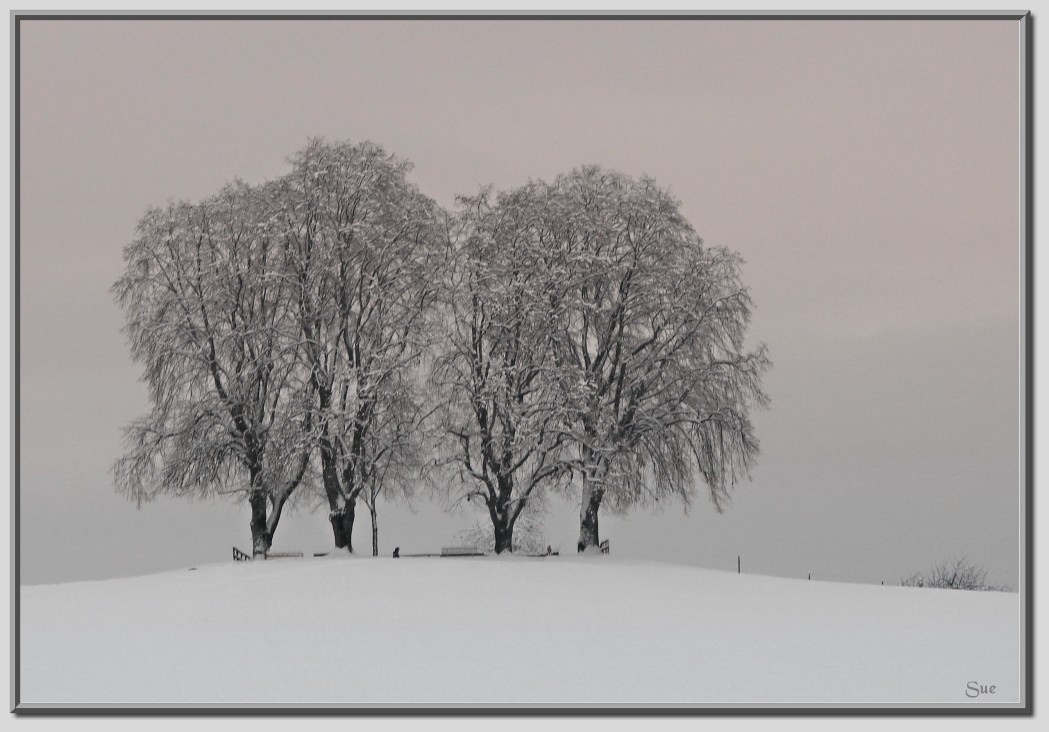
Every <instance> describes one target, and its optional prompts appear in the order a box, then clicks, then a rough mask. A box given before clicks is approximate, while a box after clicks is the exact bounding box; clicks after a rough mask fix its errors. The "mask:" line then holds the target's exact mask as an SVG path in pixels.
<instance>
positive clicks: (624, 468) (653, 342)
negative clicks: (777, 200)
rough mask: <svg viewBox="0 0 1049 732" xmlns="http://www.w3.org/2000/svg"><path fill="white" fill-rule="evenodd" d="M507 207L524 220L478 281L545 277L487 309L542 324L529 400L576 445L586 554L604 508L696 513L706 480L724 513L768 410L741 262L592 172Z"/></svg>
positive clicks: (642, 188)
mask: <svg viewBox="0 0 1049 732" xmlns="http://www.w3.org/2000/svg"><path fill="white" fill-rule="evenodd" d="M503 201H513V202H514V210H515V211H525V212H527V214H526V215H521V216H516V217H509V216H506V215H503V216H502V217H501V218H499V219H497V220H498V221H499V222H500V223H499V226H500V227H502V228H501V229H499V235H498V236H497V237H490V239H491V240H492V242H494V243H495V244H498V245H499V246H496V247H494V249H495V252H494V253H492V252H485V253H484V255H483V256H479V257H475V259H476V260H477V261H479V262H481V263H482V268H481V271H486V270H491V267H492V265H491V263H492V262H499V261H501V260H500V259H499V257H504V258H507V257H508V258H509V261H510V262H511V263H514V265H515V266H516V267H518V269H520V268H521V267H523V266H525V265H527V264H528V263H530V262H532V261H535V262H538V265H537V266H532V267H530V269H531V270H536V271H538V272H541V273H542V276H541V277H540V282H541V283H542V286H537V285H535V284H532V283H529V284H528V286H527V287H525V288H522V289H520V291H519V293H518V295H519V297H517V298H516V299H515V298H511V297H509V296H508V294H506V293H502V292H497V293H496V297H495V298H491V299H494V300H496V301H497V302H501V303H507V304H508V305H509V306H510V307H511V308H512V310H513V313H525V314H531V313H535V315H534V317H533V316H531V315H528V316H527V317H529V318H531V320H530V321H529V322H534V323H536V324H537V328H536V331H535V333H534V334H532V335H531V337H532V338H533V339H534V341H535V342H534V343H532V342H529V343H528V346H527V349H525V350H527V352H528V353H529V354H530V357H531V358H532V359H533V362H534V364H535V365H534V371H535V374H534V376H532V377H530V378H532V380H531V381H529V386H528V389H529V391H528V394H529V396H531V395H532V394H533V392H536V391H537V392H538V393H540V394H542V395H543V397H542V399H541V400H540V403H541V404H546V405H551V406H552V405H554V404H556V405H557V409H549V410H547V411H545V412H543V413H544V414H547V415H550V417H551V419H552V420H553V421H552V422H551V423H549V425H551V426H552V425H554V424H556V429H551V428H550V426H548V427H547V430H546V435H547V439H551V437H550V436H551V434H556V435H557V437H556V438H555V439H556V440H557V441H558V446H559V448H561V447H564V444H565V440H566V434H567V441H568V442H570V443H571V445H572V446H573V447H574V449H575V458H576V461H575V468H576V471H577V472H578V473H579V474H580V475H581V476H582V501H581V510H580V536H579V550H580V551H583V550H584V549H586V548H587V547H590V546H596V545H597V544H598V543H599V534H598V513H599V510H600V508H601V506H602V505H603V504H604V505H611V507H612V508H613V509H617V510H623V509H626V508H628V507H630V506H633V505H637V504H639V503H645V502H647V501H651V500H658V499H660V498H662V497H664V496H670V495H674V496H678V497H680V498H681V499H682V500H683V501H684V503H685V507H686V510H687V509H688V506H689V502H690V500H691V498H692V497H693V495H694V494H695V492H696V486H697V483H698V482H699V481H700V480H701V481H702V482H704V483H705V484H706V486H707V489H708V494H709V496H710V498H711V500H712V501H713V502H714V505H715V507H716V508H717V509H718V510H721V508H722V506H723V504H724V503H725V501H726V500H727V498H728V490H729V488H730V487H731V486H732V485H733V484H734V483H735V482H736V480H737V479H738V478H739V477H741V476H742V475H745V474H746V473H747V471H748V469H749V467H750V465H751V463H752V461H753V459H754V457H755V455H756V454H757V450H758V442H757V440H756V438H755V436H754V432H753V427H752V425H751V421H750V410H751V408H752V407H755V406H761V405H764V404H765V403H766V401H767V397H766V396H765V394H764V393H763V391H762V389H761V376H762V374H763V372H764V371H765V370H766V369H767V368H768V365H769V362H768V359H767V356H766V353H765V348H764V346H759V347H758V348H756V349H754V350H748V349H747V348H746V346H745V344H744V336H745V334H746V328H747V325H748V323H749V320H750V307H751V301H750V297H749V295H748V293H747V290H746V288H744V287H743V285H742V284H741V281H740V264H741V260H740V258H739V257H738V256H737V255H736V254H734V253H732V252H730V251H729V250H727V249H725V248H722V247H708V246H705V245H704V243H703V242H702V240H701V239H700V238H699V236H698V235H697V234H696V232H695V230H694V229H693V228H692V226H691V224H689V222H688V221H687V220H686V219H685V218H684V216H683V215H682V214H681V210H680V204H679V202H678V201H677V200H676V199H674V197H673V196H671V195H670V193H669V192H668V191H667V190H665V189H662V188H660V187H659V186H657V185H656V183H655V182H654V181H653V180H651V179H649V178H641V179H633V178H631V177H629V176H626V175H623V174H620V173H616V172H613V171H605V170H602V169H601V168H598V167H586V168H581V169H578V170H575V171H573V172H572V173H570V174H568V175H563V176H560V177H558V178H557V179H556V180H555V181H554V182H553V183H550V184H544V183H531V184H529V185H527V186H524V187H522V188H520V189H517V190H516V191H512V192H510V193H506V194H503V195H502V196H501V197H500V203H501V204H502V202H503ZM500 208H506V205H505V204H503V205H501V206H500ZM526 245H530V246H531V247H532V249H528V248H527V246H526ZM522 247H525V252H526V253H525V254H521V253H519V251H518V250H520V249H521V248H522ZM533 251H534V252H541V254H539V253H531V252H533ZM530 257H531V258H530ZM517 263H521V264H517ZM497 271H498V270H497ZM508 271H509V272H510V273H512V275H513V276H514V277H517V274H516V273H517V270H516V269H514V268H513V267H511V268H510V269H509V270H508ZM512 281H514V282H516V281H517V280H512ZM475 302H482V303H484V302H485V301H484V300H480V301H475ZM521 303H524V304H523V305H522V304H521ZM489 307H490V306H489ZM514 317H521V316H515V315H513V314H511V315H509V316H506V315H502V314H500V316H499V319H498V320H497V321H496V322H502V321H503V320H506V319H507V318H509V320H507V322H509V323H513V322H514V321H513V318H514ZM474 319H475V320H476V316H474ZM466 322H470V321H466ZM512 332H515V333H516V331H512ZM525 332H529V331H525ZM540 344H541V347H540ZM467 345H469V341H468V342H467ZM475 350H476V349H475ZM548 354H552V356H549V355H548ZM536 359H537V360H536ZM511 363H512V364H513V365H514V368H515V369H520V368H521V367H520V364H519V363H518V362H517V361H515V360H511ZM481 365H482V366H485V367H487V362H485V363H483V364H481ZM554 385H556V387H557V388H556V389H554V388H553V386H554Z"/></svg>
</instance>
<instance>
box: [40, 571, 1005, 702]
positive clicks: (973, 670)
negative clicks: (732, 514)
mask: <svg viewBox="0 0 1049 732" xmlns="http://www.w3.org/2000/svg"><path fill="white" fill-rule="evenodd" d="M1020 606H1021V598H1020V596H1019V595H1017V594H1015V593H1004V592H958V591H949V590H934V589H919V588H910V587H885V586H867V585H855V584H844V583H829V582H816V581H806V580H791V579H779V578H772V577H763V576H754V575H745V574H744V575H738V574H732V573H726V572H718V571H711V570H704V569H697V568H695V567H687V566H678V565H670V564H658V563H646V562H633V561H623V560H617V559H611V558H597V557H591V556H583V557H549V558H535V559H531V558H524V557H516V558H510V557H507V558H496V557H482V558H455V559H440V558H434V559H404V558H402V559H399V560H395V559H370V558H369V559H364V558H351V557H328V558H319V559H318V558H307V559H288V560H281V561H274V562H242V563H236V564H234V563H232V562H231V563H228V564H215V565H208V566H201V567H199V568H195V569H194V570H192V571H187V570H182V571H175V572H166V573H162V574H156V575H150V576H144V577H134V578H127V579H115V580H106V581H100V582H82V583H71V584H62V585H42V586H29V587H23V588H22V591H21V616H20V617H21V658H22V666H21V674H20V682H21V699H22V701H23V703H25V704H27V705H32V704H34V703H48V704H56V703H91V702H94V703H97V702H105V703H107V704H121V703H151V704H160V705H167V704H184V703H192V704H205V703H253V704H264V703H308V704H346V705H365V706H367V705H378V704H420V705H435V704H462V705H465V704H481V703H502V704H520V705H527V704H561V703H590V704H603V705H608V704H714V705H725V704H748V703H750V704H752V703H763V702H764V703H780V704H786V703H808V704H819V703H838V702H851V703H892V704H902V703H908V702H914V703H953V704H957V703H973V704H982V703H1007V702H1014V703H1015V702H1016V701H1017V700H1018V699H1019V694H1020V668H1019V666H1018V664H1017V663H1016V659H1017V658H1019V657H1020V633H1021V627H1020ZM991 687H993V688H994V692H993V693H991V692H990V691H989V689H990V688H991ZM973 688H976V689H978V690H983V691H978V692H975V693H976V696H973V694H974V692H973V691H972V689H973Z"/></svg>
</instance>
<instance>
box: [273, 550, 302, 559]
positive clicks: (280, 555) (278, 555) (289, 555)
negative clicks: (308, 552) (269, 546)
mask: <svg viewBox="0 0 1049 732" xmlns="http://www.w3.org/2000/svg"><path fill="white" fill-rule="evenodd" d="M301 558H302V552H266V559H301Z"/></svg>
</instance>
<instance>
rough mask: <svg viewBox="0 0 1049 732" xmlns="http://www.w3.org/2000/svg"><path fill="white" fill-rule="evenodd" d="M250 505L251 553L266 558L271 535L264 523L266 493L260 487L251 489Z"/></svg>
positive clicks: (256, 556)
mask: <svg viewBox="0 0 1049 732" xmlns="http://www.w3.org/2000/svg"><path fill="white" fill-rule="evenodd" d="M248 503H249V504H250V505H251V555H252V557H253V558H258V557H262V558H263V559H265V558H266V554H267V553H268V552H269V550H270V543H271V541H272V535H271V534H270V530H269V526H268V525H267V523H266V493H265V491H263V490H261V489H256V490H254V491H252V493H251V496H250V497H249V498H248Z"/></svg>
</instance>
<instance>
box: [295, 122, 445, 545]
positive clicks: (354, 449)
mask: <svg viewBox="0 0 1049 732" xmlns="http://www.w3.org/2000/svg"><path fill="white" fill-rule="evenodd" d="M292 163H293V170H292V172H291V173H289V174H288V175H286V176H284V177H283V178H282V179H281V180H280V181H279V184H278V186H279V190H280V194H279V200H280V205H281V213H280V217H279V218H280V222H281V223H280V227H281V233H282V240H283V242H284V243H285V250H284V251H285V259H284V269H285V273H286V277H287V279H288V281H289V282H290V283H292V286H293V287H294V290H295V296H294V297H293V298H292V303H291V304H292V308H293V310H294V312H295V315H296V319H297V322H298V326H299V329H300V333H301V343H302V349H301V352H302V354H303V355H304V362H305V365H306V368H307V371H308V373H309V378H310V384H311V391H312V394H313V396H314V405H313V419H314V422H315V428H316V429H315V435H316V438H317V447H318V453H319V460H320V466H321V484H322V485H323V488H324V491H325V494H326V497H327V499H328V505H329V509H330V519H331V524H332V531H333V534H334V540H335V545H336V546H337V547H340V548H346V549H348V550H349V551H351V552H352V551H353V543H352V532H353V522H354V517H355V513H356V508H355V507H356V502H357V500H358V498H359V497H360V496H361V494H362V491H365V490H369V491H381V483H380V484H377V483H375V481H381V480H383V479H384V477H385V476H387V475H391V474H390V473H389V467H390V466H391V465H402V464H403V463H404V461H405V457H406V454H407V453H408V452H410V451H411V450H412V449H414V448H413V446H412V444H413V443H412V439H411V437H412V435H413V433H414V432H415V430H414V429H409V423H411V422H412V420H413V419H414V416H415V415H416V414H417V413H418V412H419V409H418V408H417V407H418V402H417V400H415V399H414V398H411V396H408V397H405V390H406V389H407V390H409V391H410V389H411V384H412V377H411V372H412V371H413V369H416V368H417V366H418V364H419V360H420V358H421V356H422V354H423V352H424V350H425V348H426V345H427V344H428V342H429V340H430V338H431V336H432V333H433V328H432V327H430V325H429V324H428V316H429V314H430V311H431V304H432V302H433V300H434V297H435V289H434V285H433V280H434V273H435V272H436V271H439V270H440V269H441V266H442V265H441V262H442V261H443V257H444V255H445V253H446V251H447V230H446V223H445V217H444V215H443V212H442V211H441V210H440V209H439V208H438V207H437V205H436V204H435V203H434V202H433V201H431V200H430V199H429V198H427V197H426V196H424V195H422V194H421V193H420V192H419V191H418V189H417V188H416V187H415V186H414V185H413V184H411V183H410V182H409V181H408V179H407V174H408V172H409V170H410V169H411V165H410V164H409V163H407V162H406V161H403V160H401V159H399V158H397V157H395V156H393V155H391V154H389V153H387V152H386V151H385V150H383V149H382V148H381V147H379V146H378V145H374V144H372V143H367V142H364V143H360V144H350V143H348V142H340V143H326V142H323V141H321V140H314V141H312V142H311V143H310V144H309V145H308V146H307V147H306V148H305V149H304V150H302V151H301V152H299V153H298V154H297V155H295V156H294V157H293V159H292ZM405 410H407V411H405ZM416 426H417V425H416ZM380 428H382V429H386V430H387V432H385V433H382V435H380V432H381V429H380ZM391 430H392V431H391ZM380 436H383V437H390V438H392V439H390V440H384V439H376V438H378V437H380ZM381 466H386V467H381ZM369 486H370V487H369ZM376 495H377V494H376ZM370 508H371V510H372V512H373V519H374V511H375V502H374V500H372V501H371V502H370ZM373 543H375V540H374V537H373Z"/></svg>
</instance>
